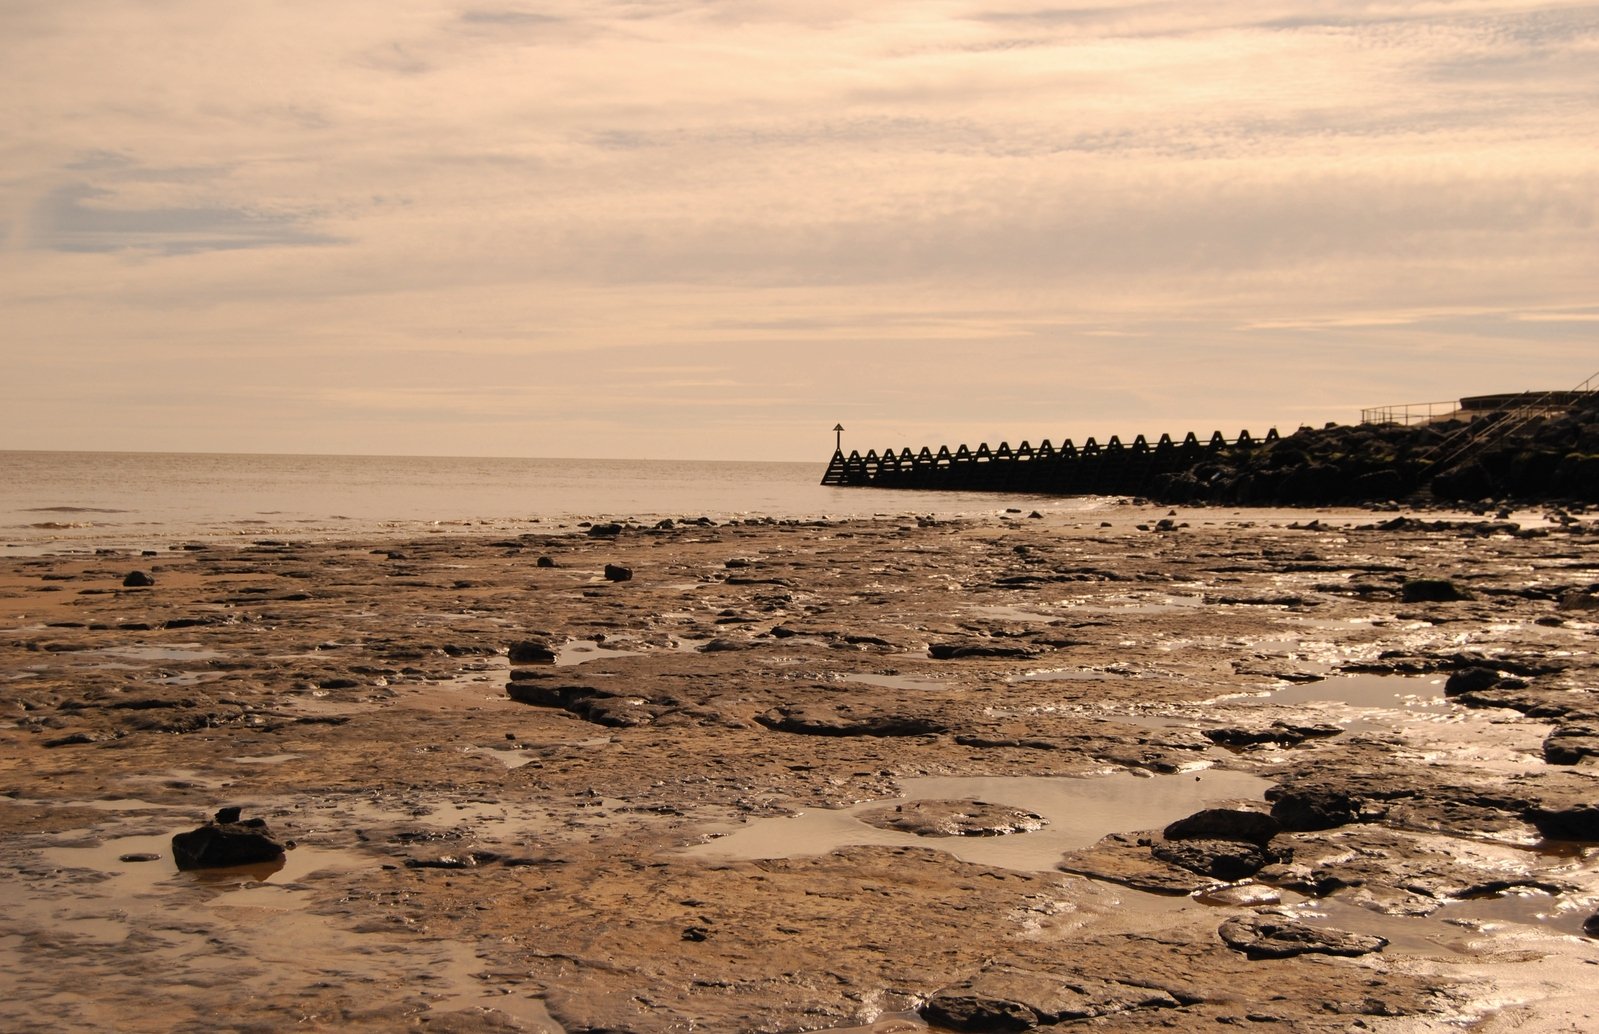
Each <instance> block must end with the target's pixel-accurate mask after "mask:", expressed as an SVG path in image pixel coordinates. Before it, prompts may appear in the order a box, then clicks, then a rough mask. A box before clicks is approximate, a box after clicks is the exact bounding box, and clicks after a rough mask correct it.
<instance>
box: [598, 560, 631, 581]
mask: <svg viewBox="0 0 1599 1034" xmlns="http://www.w3.org/2000/svg"><path fill="white" fill-rule="evenodd" d="M605 580H606V581H608V582H630V581H632V580H633V569H632V568H631V567H623V566H622V565H620V564H606V565H605Z"/></svg>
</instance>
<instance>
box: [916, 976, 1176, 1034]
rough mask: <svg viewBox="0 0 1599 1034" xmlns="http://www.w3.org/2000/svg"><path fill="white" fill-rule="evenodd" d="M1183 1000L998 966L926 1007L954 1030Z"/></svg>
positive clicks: (1055, 1020) (1021, 1025)
mask: <svg viewBox="0 0 1599 1034" xmlns="http://www.w3.org/2000/svg"><path fill="white" fill-rule="evenodd" d="M1180 1004H1181V1003H1180V1002H1178V1001H1177V999H1175V998H1173V997H1172V996H1171V995H1169V994H1167V993H1166V992H1165V991H1159V990H1155V989H1152V988H1147V987H1135V986H1133V985H1131V984H1123V983H1119V982H1116V981H1112V980H1095V979H1092V978H1085V977H1082V976H1077V975H1070V976H1068V975H1063V974H1056V973H1041V972H1036V971H1033V970H1026V969H1013V968H1010V967H1005V966H995V967H991V968H989V969H985V970H983V971H982V972H981V973H979V974H977V975H976V976H974V977H972V978H971V979H970V980H967V981H965V982H963V983H960V984H955V985H952V986H950V987H945V988H942V989H941V990H939V991H936V992H934V993H933V995H932V996H931V997H930V998H929V999H928V1000H927V1002H926V1003H925V1004H924V1005H923V1006H922V1007H921V1010H920V1012H921V1016H922V1018H923V1019H925V1020H927V1021H928V1022H929V1023H933V1024H936V1025H938V1026H940V1027H945V1028H948V1029H951V1030H964V1031H1015V1030H1033V1029H1035V1028H1037V1027H1053V1026H1056V1025H1058V1024H1062V1023H1070V1022H1073V1021H1077V1020H1089V1019H1093V1018H1095V1017H1097V1016H1109V1015H1112V1014H1114V1013H1122V1012H1129V1011H1131V1010H1134V1009H1175V1008H1177V1007H1178V1006H1179V1005H1180Z"/></svg>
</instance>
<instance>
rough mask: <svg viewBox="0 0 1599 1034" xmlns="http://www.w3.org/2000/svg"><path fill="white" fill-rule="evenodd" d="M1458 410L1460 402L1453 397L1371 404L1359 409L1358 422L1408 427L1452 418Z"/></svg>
mask: <svg viewBox="0 0 1599 1034" xmlns="http://www.w3.org/2000/svg"><path fill="white" fill-rule="evenodd" d="M1459 412H1460V403H1459V402H1456V401H1455V400H1453V399H1450V400H1449V401H1448V402H1402V403H1400V404H1399V405H1396V406H1373V407H1372V408H1370V409H1362V410H1361V411H1360V422H1361V423H1363V424H1399V425H1400V426H1402V427H1409V426H1410V425H1411V424H1431V423H1436V422H1438V421H1442V420H1452V419H1454V418H1455V416H1456V415H1457V414H1458V413H1459Z"/></svg>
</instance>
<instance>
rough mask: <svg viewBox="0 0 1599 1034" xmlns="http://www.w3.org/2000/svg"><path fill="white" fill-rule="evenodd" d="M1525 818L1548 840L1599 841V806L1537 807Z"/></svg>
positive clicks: (1530, 810)
mask: <svg viewBox="0 0 1599 1034" xmlns="http://www.w3.org/2000/svg"><path fill="white" fill-rule="evenodd" d="M1525 817H1526V819H1527V821H1528V822H1530V823H1532V824H1533V826H1534V827H1535V828H1536V829H1537V830H1538V832H1539V833H1540V834H1542V835H1543V836H1544V837H1545V838H1546V839H1549V840H1599V804H1572V805H1568V806H1566V807H1548V806H1543V805H1539V806H1534V807H1531V808H1529V809H1528V810H1527V813H1526V816H1525Z"/></svg>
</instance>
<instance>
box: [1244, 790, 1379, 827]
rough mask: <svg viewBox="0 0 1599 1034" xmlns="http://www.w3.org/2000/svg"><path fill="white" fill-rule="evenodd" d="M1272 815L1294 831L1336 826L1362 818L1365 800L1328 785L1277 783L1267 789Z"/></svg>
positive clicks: (1283, 825)
mask: <svg viewBox="0 0 1599 1034" xmlns="http://www.w3.org/2000/svg"><path fill="white" fill-rule="evenodd" d="M1266 799H1267V800H1269V801H1271V802H1272V804H1271V817H1272V818H1274V819H1276V820H1277V821H1278V822H1280V823H1282V827H1283V829H1284V830H1286V831H1289V832H1294V833H1302V832H1308V831H1311V830H1317V829H1333V828H1335V827H1337V826H1346V825H1348V824H1349V823H1351V822H1359V821H1361V820H1362V819H1363V818H1364V817H1365V815H1364V808H1363V804H1364V802H1363V801H1362V800H1361V798H1359V797H1356V796H1354V795H1353V794H1351V793H1349V792H1347V791H1344V790H1339V789H1337V788H1335V787H1327V786H1295V787H1285V786H1275V787H1272V788H1271V789H1270V790H1267V791H1266Z"/></svg>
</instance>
